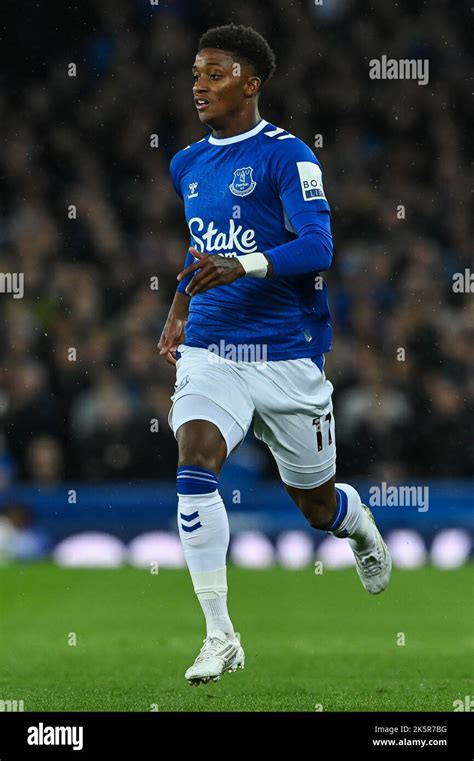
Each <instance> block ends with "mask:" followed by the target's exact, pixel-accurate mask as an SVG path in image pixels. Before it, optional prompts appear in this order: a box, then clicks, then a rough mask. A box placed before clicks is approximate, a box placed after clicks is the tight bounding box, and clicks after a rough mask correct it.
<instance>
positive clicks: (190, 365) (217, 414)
mask: <svg viewBox="0 0 474 761" xmlns="http://www.w3.org/2000/svg"><path fill="white" fill-rule="evenodd" d="M179 351H180V358H179V359H178V361H177V364H176V384H175V391H174V394H173V395H172V397H171V400H172V402H173V404H172V407H171V410H170V413H169V417H168V422H169V424H170V426H171V428H172V429H173V431H174V433H175V436H176V434H177V431H178V430H179V428H180V427H182V426H184V425H185V424H187V423H188V422H190V421H193V420H206V421H208V422H210V423H213V424H214V425H215V426H217V427H218V428H219V430H220V431H221V433H222V435H223V436H224V438H225V439H226V441H229V438H230V439H231V440H232V442H234V445H235V442H236V441H237V439H238V438H239V437H237V436H236V433H235V426H233V425H232V423H233V422H235V424H236V426H238V427H239V429H240V430H241V431H242V436H241V438H243V437H244V436H245V434H246V432H247V430H248V428H249V426H250V423H251V421H252V417H253V413H254V406H253V402H252V399H251V397H250V395H249V393H248V391H247V388H246V385H245V382H244V380H243V378H242V377H241V376H240V375H239V374H238V373H237V372H236V371H235V368H234V367H233V366H232V364H231V363H229V362H225V361H216V358H215V355H213V354H212V353H211V352H208V351H207V350H206V349H197V348H194V347H188V346H180V347H179ZM231 448H233V447H231Z"/></svg>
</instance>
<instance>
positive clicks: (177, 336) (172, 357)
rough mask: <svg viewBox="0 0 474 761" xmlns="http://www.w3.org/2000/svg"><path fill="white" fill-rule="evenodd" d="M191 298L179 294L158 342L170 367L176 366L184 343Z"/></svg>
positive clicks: (161, 352)
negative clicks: (177, 357)
mask: <svg viewBox="0 0 474 761" xmlns="http://www.w3.org/2000/svg"><path fill="white" fill-rule="evenodd" d="M188 306H189V296H186V295H184V294H182V293H179V292H177V293H176V295H175V298H174V301H173V303H172V305H171V309H170V311H169V314H168V318H167V320H166V323H165V327H164V328H163V332H162V334H161V338H160V340H159V341H158V348H159V350H160V354H161V355H162V356H163V357H164V359H165V360H166V361H167V362H168V363H169V364H170V365H176V349H177V348H178V346H179V345H180V344H182V343H184V327H185V325H186V320H187V318H188Z"/></svg>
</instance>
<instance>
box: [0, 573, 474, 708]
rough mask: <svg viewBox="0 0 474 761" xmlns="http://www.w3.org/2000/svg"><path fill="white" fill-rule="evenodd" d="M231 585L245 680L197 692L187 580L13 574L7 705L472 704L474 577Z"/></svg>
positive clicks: (6, 596) (226, 679)
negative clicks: (189, 673)
mask: <svg viewBox="0 0 474 761" xmlns="http://www.w3.org/2000/svg"><path fill="white" fill-rule="evenodd" d="M228 578H229V588H230V595H229V600H230V611H231V615H232V617H233V620H234V623H235V625H236V628H237V630H238V631H240V632H241V636H242V644H243V646H244V649H245V652H246V659H247V660H246V667H245V670H244V671H237V672H236V673H234V674H224V676H223V677H222V679H221V681H220V682H217V683H213V684H210V685H206V686H200V687H190V686H189V685H188V684H187V682H186V681H185V680H184V677H183V674H184V671H185V669H186V668H187V667H188V666H189V665H190V664H191V663H192V661H193V660H194V658H195V656H196V655H197V652H198V650H199V648H200V646H201V644H202V638H203V636H204V628H203V620H202V617H201V611H200V608H199V605H198V603H197V600H196V599H195V597H194V593H193V590H192V586H191V582H190V578H189V576H188V574H187V572H186V571H184V570H174V571H173V570H160V572H159V573H158V574H152V573H150V572H149V571H140V570H137V569H133V568H128V567H127V568H122V569H119V570H110V571H109V570H76V569H67V570H64V569H60V568H57V567H55V566H53V565H49V564H39V565H36V564H35V565H33V564H32V565H18V566H5V567H3V568H1V569H0V646H1V652H2V668H1V669H0V700H23V701H24V710H25V711H151V710H158V711H315V710H318V707H319V710H321V708H322V710H324V711H428V710H432V711H452V710H453V701H454V700H457V699H459V698H460V699H462V700H463V699H464V697H465V696H466V695H472V694H473V685H472V681H471V678H470V677H471V666H470V664H472V663H473V660H474V659H473V644H474V643H473V639H472V636H471V633H472V620H473V604H472V603H473V596H472V589H473V581H474V566H472V565H471V566H466V567H464V568H461V569H459V570H455V571H441V570H437V569H434V568H431V567H426V568H424V569H421V570H416V571H400V570H395V571H394V573H393V576H392V582H391V585H390V587H389V588H388V589H387V590H386V591H385V592H384V593H383V594H382V595H378V596H375V597H373V596H371V595H369V594H367V593H366V592H365V591H364V590H363V588H362V586H361V584H360V581H359V579H358V577H357V575H356V572H355V570H353V569H350V570H344V571H325V572H324V573H323V574H321V575H315V574H314V572H313V569H312V568H308V569H307V570H304V571H301V570H300V571H286V570H283V569H280V568H277V569H273V570H267V571H254V570H245V569H239V568H234V567H230V568H229V572H228ZM72 635H75V638H76V644H75V645H72V644H69V642H72V641H73V636H72ZM402 635H404V638H405V644H404V645H401V644H397V641H398V642H401V641H402V639H403V637H402Z"/></svg>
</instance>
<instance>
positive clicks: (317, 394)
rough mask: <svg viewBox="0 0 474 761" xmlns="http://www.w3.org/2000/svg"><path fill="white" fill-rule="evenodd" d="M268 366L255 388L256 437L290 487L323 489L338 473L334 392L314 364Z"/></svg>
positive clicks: (295, 362)
mask: <svg viewBox="0 0 474 761" xmlns="http://www.w3.org/2000/svg"><path fill="white" fill-rule="evenodd" d="M267 364H268V369H267V370H261V371H260V373H259V376H257V377H256V379H255V381H254V385H253V386H252V397H253V401H254V404H255V409H256V412H255V417H254V433H255V435H256V437H257V438H258V439H260V440H261V441H263V442H265V444H267V446H268V447H269V449H270V451H271V453H272V454H273V456H274V458H275V460H276V463H277V466H278V469H279V472H280V476H281V479H282V481H283V482H284V483H285V484H287V485H288V486H292V487H295V488H299V489H313V488H316V487H319V486H321V485H322V484H325V483H326V482H328V481H329V480H330V479H331V478H332V477H333V476H334V474H335V472H336V437H335V425H334V414H333V408H332V399H331V396H332V391H333V386H332V384H331V383H330V381H328V380H327V378H326V376H325V374H324V372H322V371H321V370H319V368H318V367H317V365H316V364H315V363H314V362H312V360H310V359H300V360H287V361H282V362H269V363H267Z"/></svg>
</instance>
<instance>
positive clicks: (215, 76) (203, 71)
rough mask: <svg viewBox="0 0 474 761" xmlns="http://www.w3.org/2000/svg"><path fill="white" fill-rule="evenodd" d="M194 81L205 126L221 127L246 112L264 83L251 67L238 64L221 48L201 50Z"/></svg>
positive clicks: (200, 117) (200, 116)
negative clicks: (224, 121) (252, 97)
mask: <svg viewBox="0 0 474 761" xmlns="http://www.w3.org/2000/svg"><path fill="white" fill-rule="evenodd" d="M193 79H194V87H193V95H194V103H195V106H196V109H197V111H198V114H199V119H200V121H201V122H202V123H203V124H217V125H218V124H219V123H220V122H221V120H222V119H224V120H227V119H228V117H230V116H233V115H237V114H239V113H242V111H243V109H245V108H248V107H249V106H250V103H251V96H252V95H254V94H255V93H256V92H257V91H258V87H259V84H260V80H259V79H258V77H256V76H255V75H254V74H253V73H252V69H251V67H250V66H249V65H248V64H244V63H242V64H241V63H239V62H237V61H236V60H235V59H234V58H233V56H232V53H230V52H228V51H225V50H218V49H217V48H203V49H202V50H200V51H199V53H198V54H197V55H196V60H195V62H194V65H193ZM247 104H248V105H247Z"/></svg>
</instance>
